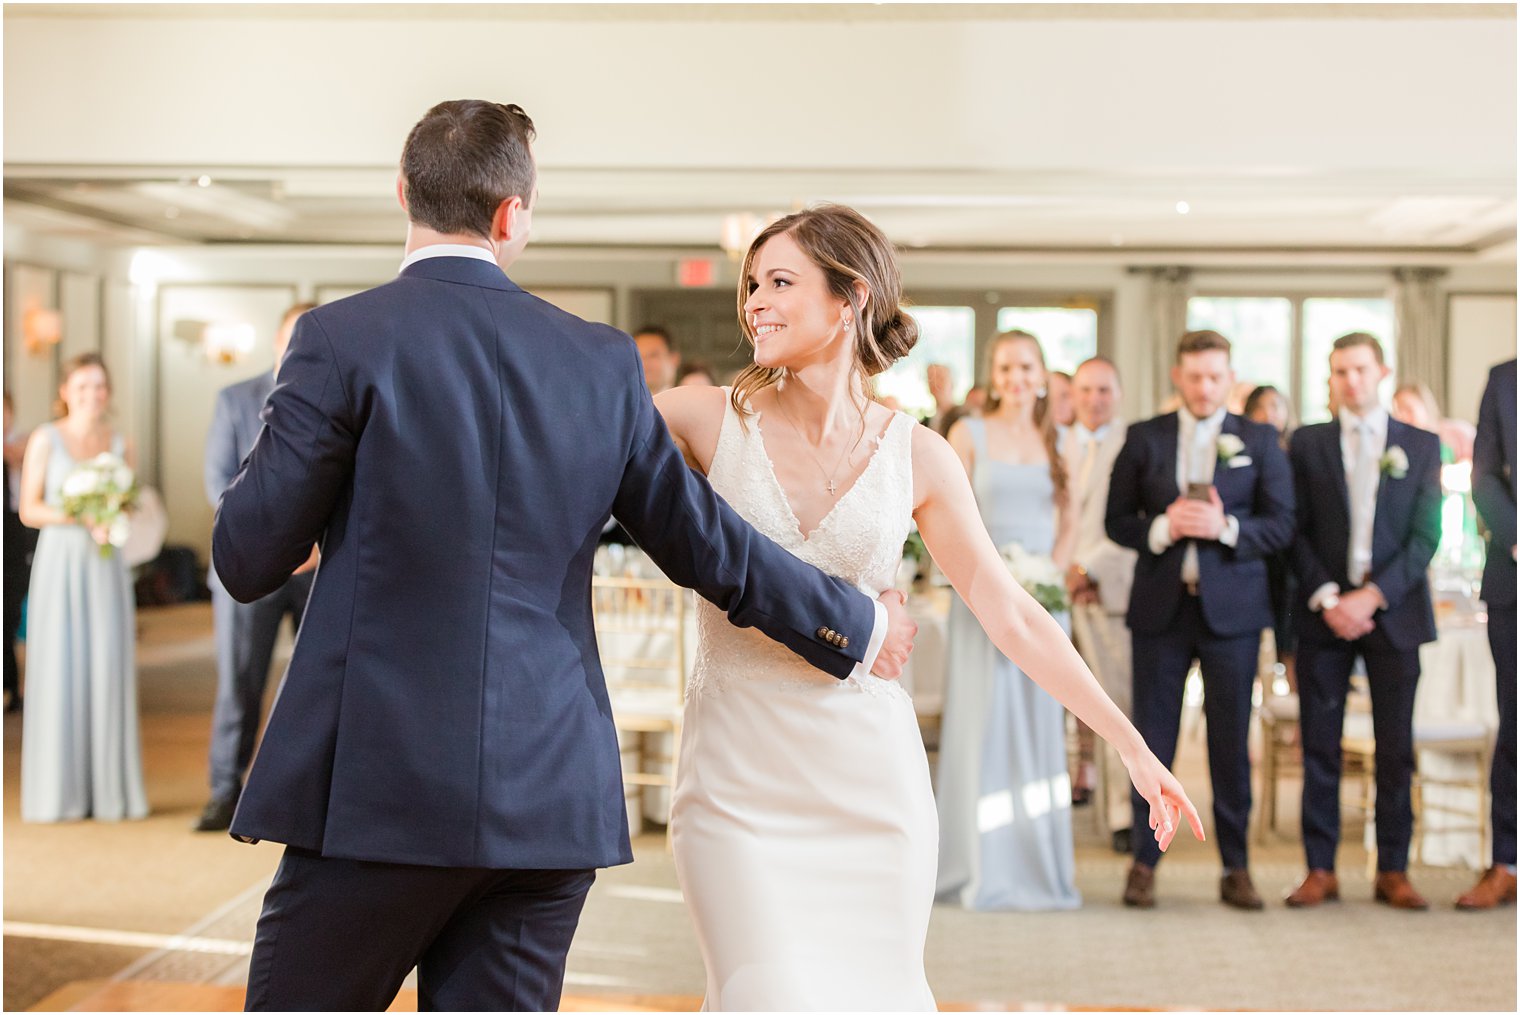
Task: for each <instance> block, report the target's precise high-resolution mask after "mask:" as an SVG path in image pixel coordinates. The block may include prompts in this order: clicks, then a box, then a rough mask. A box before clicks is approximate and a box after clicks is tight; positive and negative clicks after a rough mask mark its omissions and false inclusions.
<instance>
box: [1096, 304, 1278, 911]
mask: <svg viewBox="0 0 1520 1015" xmlns="http://www.w3.org/2000/svg"><path fill="white" fill-rule="evenodd" d="M1172 383H1173V384H1174V385H1176V387H1177V390H1178V391H1179V392H1180V393H1181V395H1182V407H1181V408H1180V409H1178V411H1176V412H1174V413H1168V414H1166V415H1164V416H1157V417H1155V418H1154V419H1148V420H1145V421H1144V422H1142V423H1136V424H1135V425H1134V426H1131V427H1130V428H1129V432H1128V434H1127V435H1126V438H1125V442H1124V447H1123V449H1122V450H1121V451H1120V452H1119V457H1118V458H1117V459H1116V460H1115V462H1114V471H1113V476H1112V478H1111V480H1110V482H1109V490H1108V513H1107V519H1106V522H1107V528H1108V534H1109V536H1110V538H1112V539H1113V540H1114V542H1116V543H1119V544H1120V545H1121V546H1128V547H1129V548H1130V549H1132V550H1136V551H1138V552H1139V555H1140V556H1139V559H1138V560H1137V561H1136V564H1135V580H1134V586H1133V591H1132V592H1131V594H1130V601H1129V612H1128V614H1127V615H1126V620H1127V621H1128V623H1129V628H1130V635H1131V647H1132V650H1133V657H1134V665H1133V674H1134V698H1133V701H1134V721H1135V727H1136V728H1137V729H1138V730H1139V731H1140V733H1141V735H1142V736H1144V737H1145V742H1146V744H1147V745H1148V746H1149V747H1150V749H1151V750H1152V751H1154V752H1155V754H1156V756H1157V757H1158V758H1160V759H1161V760H1162V761H1163V762H1164V763H1165V764H1167V765H1170V764H1171V763H1172V759H1173V757H1174V756H1175V755H1176V751H1177V728H1178V724H1179V722H1180V720H1181V712H1182V692H1183V685H1184V684H1185V683H1186V680H1187V673H1188V669H1189V668H1190V667H1191V665H1192V662H1193V660H1194V659H1195V658H1196V659H1197V660H1198V661H1199V663H1200V665H1201V667H1202V670H1203V684H1204V714H1205V716H1206V717H1207V722H1208V749H1209V772H1210V775H1211V777H1212V779H1213V784H1214V834H1215V835H1216V836H1218V838H1219V854H1220V857H1221V858H1222V860H1223V861H1224V875H1223V877H1222V878H1221V879H1220V882H1219V896H1220V900H1221V901H1223V902H1224V903H1225V904H1226V905H1229V906H1234V907H1235V908H1237V909H1248V910H1256V909H1261V908H1262V901H1261V896H1260V895H1258V894H1257V892H1256V888H1255V886H1254V885H1253V884H1252V883H1251V876H1250V872H1249V869H1248V866H1247V856H1246V822H1247V819H1248V818H1249V816H1250V813H1251V761H1250V757H1249V756H1248V754H1247V753H1246V737H1247V732H1248V730H1249V727H1250V722H1251V684H1252V681H1253V679H1254V678H1255V674H1256V655H1257V648H1258V645H1259V643H1260V640H1261V630H1262V628H1264V627H1270V626H1271V625H1272V606H1271V600H1270V598H1269V593H1268V590H1267V565H1266V558H1267V557H1269V556H1271V555H1272V554H1274V553H1276V552H1278V551H1279V550H1281V549H1283V548H1285V547H1286V546H1287V545H1288V543H1289V541H1291V539H1292V538H1293V482H1292V477H1291V475H1290V474H1289V470H1288V462H1287V459H1286V458H1285V457H1284V456H1283V453H1282V450H1281V449H1280V448H1279V447H1278V445H1277V431H1276V430H1274V429H1272V427H1270V426H1268V425H1266V424H1262V423H1252V422H1250V421H1249V420H1246V419H1243V418H1242V417H1240V416H1236V415H1233V414H1231V413H1229V412H1227V411H1226V410H1225V400H1226V399H1227V398H1228V397H1229V394H1230V389H1231V388H1232V387H1233V386H1234V383H1235V374H1234V371H1233V370H1231V369H1230V342H1229V340H1228V339H1226V338H1225V337H1224V336H1223V335H1221V334H1219V333H1218V332H1216V331H1190V332H1188V333H1187V334H1185V335H1183V336H1182V339H1181V341H1180V342H1179V343H1178V345H1177V361H1176V365H1175V366H1173V367H1172ZM1131 803H1132V805H1133V811H1134V827H1135V828H1144V827H1145V826H1146V821H1147V819H1148V815H1149V813H1150V807H1149V805H1148V804H1147V803H1146V802H1145V799H1144V798H1143V797H1140V796H1139V795H1137V794H1131ZM1133 844H1134V851H1135V860H1134V863H1133V864H1132V865H1131V867H1130V870H1129V875H1128V877H1127V879H1126V882H1125V887H1124V903H1125V905H1128V906H1136V907H1140V908H1143V909H1144V908H1150V907H1152V906H1154V905H1155V904H1156V897H1155V871H1156V864H1157V862H1159V861H1160V859H1161V851H1160V849H1159V848H1157V846H1156V840H1155V838H1154V837H1153V836H1149V835H1136V836H1134V837H1133Z"/></svg>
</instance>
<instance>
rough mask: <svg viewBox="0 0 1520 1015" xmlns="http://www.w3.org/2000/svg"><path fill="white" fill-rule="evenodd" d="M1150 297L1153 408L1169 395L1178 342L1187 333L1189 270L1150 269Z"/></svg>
mask: <svg viewBox="0 0 1520 1015" xmlns="http://www.w3.org/2000/svg"><path fill="white" fill-rule="evenodd" d="M1148 274H1149V275H1150V294H1149V297H1148V301H1147V307H1146V309H1147V313H1146V324H1147V326H1148V328H1149V331H1150V334H1149V336H1148V340H1149V342H1150V348H1151V357H1152V363H1153V364H1154V366H1153V369H1152V375H1151V391H1152V393H1153V402H1152V406H1153V407H1158V406H1160V405H1161V404H1162V403H1163V402H1165V401H1166V400H1167V399H1168V398H1170V397H1171V395H1172V380H1171V372H1172V363H1173V362H1174V361H1175V360H1176V358H1177V340H1178V339H1179V338H1181V337H1182V333H1183V332H1185V331H1187V308H1188V297H1189V296H1191V295H1192V294H1193V272H1192V269H1190V268H1182V267H1168V268H1151V269H1149V272H1148Z"/></svg>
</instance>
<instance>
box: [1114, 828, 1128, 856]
mask: <svg viewBox="0 0 1520 1015" xmlns="http://www.w3.org/2000/svg"><path fill="white" fill-rule="evenodd" d="M1113 846H1114V852H1115V853H1121V854H1123V853H1128V852H1130V851H1131V844H1130V837H1129V829H1128V828H1121V829H1119V830H1117V831H1116V832H1114V840H1113Z"/></svg>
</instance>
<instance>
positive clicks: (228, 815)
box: [195, 796, 237, 832]
mask: <svg viewBox="0 0 1520 1015" xmlns="http://www.w3.org/2000/svg"><path fill="white" fill-rule="evenodd" d="M236 810H237V797H235V796H233V797H212V799H211V802H210V803H208V804H206V809H205V810H203V811H201V816H200V820H199V821H197V822H196V823H195V830H196V831H197V832H225V831H226V830H227V829H229V828H231V827H232V815H233V812H234V811H236Z"/></svg>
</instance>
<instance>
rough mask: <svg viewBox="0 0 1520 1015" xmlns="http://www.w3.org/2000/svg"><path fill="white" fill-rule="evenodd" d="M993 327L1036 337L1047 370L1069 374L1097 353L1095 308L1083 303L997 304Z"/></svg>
mask: <svg viewBox="0 0 1520 1015" xmlns="http://www.w3.org/2000/svg"><path fill="white" fill-rule="evenodd" d="M997 330H998V331H1014V330H1018V331H1027V332H1029V333H1030V334H1031V335H1033V336H1034V337H1035V338H1037V339H1039V340H1040V349H1041V350H1042V351H1043V352H1044V353H1045V368H1046V369H1047V370H1059V371H1062V372H1064V373H1068V374H1069V373H1071V372H1072V371H1073V370H1075V369H1076V368H1077V365H1078V364H1079V363H1081V362H1082V361H1083V360H1085V359H1090V358H1092V357H1093V356H1096V355H1097V354H1098V312H1097V311H1096V310H1093V309H1090V308H1087V307H1000V308H999V309H998V313H997Z"/></svg>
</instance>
